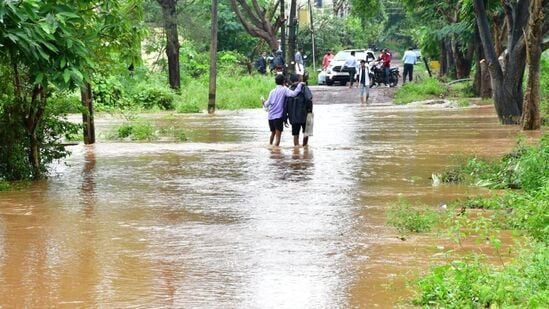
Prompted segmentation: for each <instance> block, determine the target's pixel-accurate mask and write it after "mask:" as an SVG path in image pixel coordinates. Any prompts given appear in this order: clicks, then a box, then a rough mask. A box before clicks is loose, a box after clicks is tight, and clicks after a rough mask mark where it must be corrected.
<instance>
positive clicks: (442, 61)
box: [438, 39, 448, 77]
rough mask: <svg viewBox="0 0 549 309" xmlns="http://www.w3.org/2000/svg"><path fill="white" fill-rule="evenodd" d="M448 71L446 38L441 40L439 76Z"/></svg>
mask: <svg viewBox="0 0 549 309" xmlns="http://www.w3.org/2000/svg"><path fill="white" fill-rule="evenodd" d="M447 71H448V62H447V61H446V43H445V42H444V39H442V40H440V67H439V69H438V77H442V76H444V75H445V74H446V72H447Z"/></svg>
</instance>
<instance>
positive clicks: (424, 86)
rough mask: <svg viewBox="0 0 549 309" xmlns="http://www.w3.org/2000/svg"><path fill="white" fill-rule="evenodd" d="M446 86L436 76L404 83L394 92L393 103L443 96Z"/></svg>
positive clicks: (446, 89) (446, 90)
mask: <svg viewBox="0 0 549 309" xmlns="http://www.w3.org/2000/svg"><path fill="white" fill-rule="evenodd" d="M447 92H448V88H447V87H446V85H444V84H443V83H442V82H440V81H439V80H437V79H436V78H426V79H423V80H421V81H418V82H412V83H406V84H404V85H403V86H402V87H400V88H399V89H398V90H397V91H396V92H395V99H394V102H395V104H406V103H410V102H417V101H424V100H430V99H441V98H444V96H445V95H446V93H447Z"/></svg>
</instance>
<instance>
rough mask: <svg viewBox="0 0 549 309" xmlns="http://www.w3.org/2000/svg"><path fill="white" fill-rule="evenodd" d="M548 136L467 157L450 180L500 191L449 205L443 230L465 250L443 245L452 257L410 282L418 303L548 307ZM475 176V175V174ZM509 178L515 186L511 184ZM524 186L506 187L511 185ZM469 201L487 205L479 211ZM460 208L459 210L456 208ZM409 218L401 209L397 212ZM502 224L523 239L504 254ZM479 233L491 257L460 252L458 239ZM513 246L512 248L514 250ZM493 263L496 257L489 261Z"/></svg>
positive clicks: (478, 306)
mask: <svg viewBox="0 0 549 309" xmlns="http://www.w3.org/2000/svg"><path fill="white" fill-rule="evenodd" d="M548 140H549V137H548V136H547V135H546V136H543V137H542V139H541V140H540V142H539V145H537V146H525V145H523V144H522V143H519V146H518V147H517V148H516V149H515V150H514V151H513V152H512V153H510V154H508V155H506V156H503V157H502V158H501V159H499V160H493V161H490V162H487V161H479V160H478V159H471V160H468V161H466V162H465V163H464V164H462V166H461V167H460V168H458V169H457V171H458V172H453V173H452V174H451V175H447V176H442V178H444V177H449V178H451V179H452V181H459V182H467V183H475V184H482V185H484V184H487V183H489V184H491V186H493V187H496V188H507V191H505V194H497V195H495V196H493V197H488V198H481V197H473V198H468V199H466V200H465V201H457V202H455V203H453V205H452V206H451V207H450V208H449V209H448V213H447V214H448V215H447V216H446V219H445V221H444V223H443V224H441V226H443V227H444V229H443V230H441V232H444V234H446V235H448V236H449V237H451V238H452V239H454V240H455V241H456V242H457V243H458V244H459V246H460V247H461V248H462V250H458V251H459V252H460V253H458V254H455V253H454V252H448V257H449V258H450V259H452V261H451V262H449V263H446V264H442V265H438V266H436V267H433V268H431V269H430V271H429V272H428V273H427V274H425V275H424V276H423V277H421V278H420V279H419V280H417V282H416V283H415V285H414V287H415V289H416V295H415V296H414V298H413V300H412V303H413V304H414V305H416V306H423V307H434V308H547V307H549V289H548V286H549V279H547V278H549V250H548V249H549V248H548V244H549V167H548V166H547V164H549V163H548V162H549V157H548V156H549V142H548ZM479 180H480V181H479ZM510 184H512V185H510ZM511 187H515V188H521V190H510V189H509V188H511ZM470 208H480V209H485V210H486V209H488V210H489V211H482V213H479V212H478V211H477V212H474V211H473V212H470V211H469V210H468V209H470ZM458 209H459V211H458ZM397 215H398V216H401V217H406V216H407V215H406V214H405V213H401V214H397ZM400 220H403V219H402V218H401V219H400ZM501 230H512V231H514V234H515V236H516V237H520V238H519V239H520V240H521V241H522V243H523V245H520V246H519V245H514V246H510V247H508V248H506V252H509V254H510V255H512V256H514V258H512V259H511V260H505V261H504V259H503V258H502V254H501V251H502V242H501V240H500V239H499V237H500V235H501V234H500V231H501ZM466 239H469V240H476V242H477V243H478V244H479V245H480V244H484V246H486V245H490V246H491V247H492V249H493V250H494V252H495V253H494V254H493V255H492V258H490V259H489V258H488V257H487V256H486V255H484V254H470V255H466V256H464V255H463V252H462V251H463V249H464V248H463V247H462V244H463V242H464V241H465V240H466ZM513 251H516V252H513ZM493 262H499V263H498V265H494V263H493Z"/></svg>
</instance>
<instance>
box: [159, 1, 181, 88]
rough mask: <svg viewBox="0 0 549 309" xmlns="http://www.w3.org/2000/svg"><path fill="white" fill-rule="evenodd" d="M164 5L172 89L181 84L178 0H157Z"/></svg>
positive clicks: (163, 13)
mask: <svg viewBox="0 0 549 309" xmlns="http://www.w3.org/2000/svg"><path fill="white" fill-rule="evenodd" d="M157 1H158V4H160V6H161V7H162V15H163V18H164V30H165V31H166V56H167V57H168V80H169V83H170V87H171V88H172V89H176V90H178V89H179V88H180V86H181V77H180V72H179V35H178V33H177V11H176V7H177V0H157Z"/></svg>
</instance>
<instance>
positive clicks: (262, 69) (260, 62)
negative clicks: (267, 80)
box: [255, 52, 267, 75]
mask: <svg viewBox="0 0 549 309" xmlns="http://www.w3.org/2000/svg"><path fill="white" fill-rule="evenodd" d="M255 66H256V68H257V71H258V72H259V73H260V74H263V75H265V74H266V73H267V54H266V53H265V52H262V53H261V56H259V58H258V59H257V62H256V64H255Z"/></svg>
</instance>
